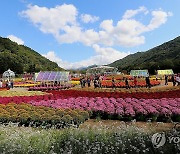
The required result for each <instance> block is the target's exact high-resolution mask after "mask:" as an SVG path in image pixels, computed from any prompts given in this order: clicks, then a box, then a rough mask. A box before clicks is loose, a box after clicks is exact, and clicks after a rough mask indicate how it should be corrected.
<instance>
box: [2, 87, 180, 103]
mask: <svg viewBox="0 0 180 154" xmlns="http://www.w3.org/2000/svg"><path fill="white" fill-rule="evenodd" d="M48 92H49V93H52V95H49V94H48V95H40V96H37V95H35V96H14V97H0V104H8V103H10V102H14V103H17V104H18V103H22V102H24V103H28V102H30V101H32V100H34V101H36V102H39V101H41V100H57V99H59V98H69V97H101V98H104V97H108V98H110V97H112V98H137V99H141V98H144V99H151V98H153V99H160V98H180V90H175V91H165V92H149V93H147V92H136V93H126V92H93V91H77V90H61V91H56V90H51V91H48Z"/></svg>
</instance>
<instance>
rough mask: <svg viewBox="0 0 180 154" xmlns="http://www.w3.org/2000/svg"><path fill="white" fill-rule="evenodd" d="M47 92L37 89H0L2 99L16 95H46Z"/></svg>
mask: <svg viewBox="0 0 180 154" xmlns="http://www.w3.org/2000/svg"><path fill="white" fill-rule="evenodd" d="M45 94H47V93H44V92H41V91H36V92H33V91H32V92H30V91H0V100H1V98H2V97H14V96H37V95H45Z"/></svg>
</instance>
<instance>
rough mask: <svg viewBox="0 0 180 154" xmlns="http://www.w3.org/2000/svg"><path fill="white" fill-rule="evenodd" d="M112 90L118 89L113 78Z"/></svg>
mask: <svg viewBox="0 0 180 154" xmlns="http://www.w3.org/2000/svg"><path fill="white" fill-rule="evenodd" d="M112 88H116V85H115V79H114V77H112Z"/></svg>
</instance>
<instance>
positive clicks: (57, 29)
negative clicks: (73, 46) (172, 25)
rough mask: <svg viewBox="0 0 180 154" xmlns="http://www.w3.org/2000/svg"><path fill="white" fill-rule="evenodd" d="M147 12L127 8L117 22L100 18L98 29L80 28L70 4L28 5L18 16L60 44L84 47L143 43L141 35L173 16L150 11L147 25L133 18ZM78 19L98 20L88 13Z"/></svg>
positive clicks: (126, 45) (85, 20)
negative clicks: (79, 43)
mask: <svg viewBox="0 0 180 154" xmlns="http://www.w3.org/2000/svg"><path fill="white" fill-rule="evenodd" d="M148 12H149V11H148V10H147V8H145V7H144V6H142V7H139V8H138V9H136V10H127V11H126V12H125V13H124V15H123V17H122V19H121V20H119V21H118V22H117V23H113V20H112V19H111V20H104V21H102V22H101V23H100V25H99V30H95V29H93V28H90V29H86V28H85V27H82V26H81V25H80V23H79V22H78V19H79V14H78V11H77V8H76V7H75V6H74V5H72V4H70V5H67V4H63V5H59V6H56V7H54V8H46V7H39V6H37V5H34V6H32V5H29V7H28V9H27V10H25V11H22V12H21V15H22V16H23V17H26V18H28V19H29V20H30V21H31V22H32V23H33V24H34V25H36V26H37V27H38V28H39V29H40V30H41V31H42V32H44V33H50V34H52V35H53V36H54V37H55V38H56V39H57V41H58V42H59V43H61V44H62V43H76V42H81V43H83V44H84V45H87V46H92V45H93V44H98V45H104V46H114V45H118V46H125V47H132V46H137V45H141V44H144V43H145V37H144V35H143V34H144V33H145V32H148V31H152V30H154V29H156V28H158V27H160V26H161V25H162V24H164V23H166V21H167V19H168V17H169V16H171V15H172V13H171V12H165V11H163V10H161V9H159V10H155V11H152V12H151V15H152V19H151V20H150V22H149V24H148V25H144V24H143V23H142V22H140V21H138V20H135V19H133V17H134V16H135V15H137V14H139V13H143V14H147V13H148ZM80 18H81V19H82V20H83V21H84V22H86V23H88V22H94V21H96V20H98V19H99V18H98V17H96V16H91V15H88V14H82V15H80Z"/></svg>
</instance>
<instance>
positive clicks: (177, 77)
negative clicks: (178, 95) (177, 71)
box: [176, 76, 180, 86]
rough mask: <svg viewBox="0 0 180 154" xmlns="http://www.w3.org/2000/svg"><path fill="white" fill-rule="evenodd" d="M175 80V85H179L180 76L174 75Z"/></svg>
mask: <svg viewBox="0 0 180 154" xmlns="http://www.w3.org/2000/svg"><path fill="white" fill-rule="evenodd" d="M176 82H177V85H178V86H180V77H179V76H176Z"/></svg>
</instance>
